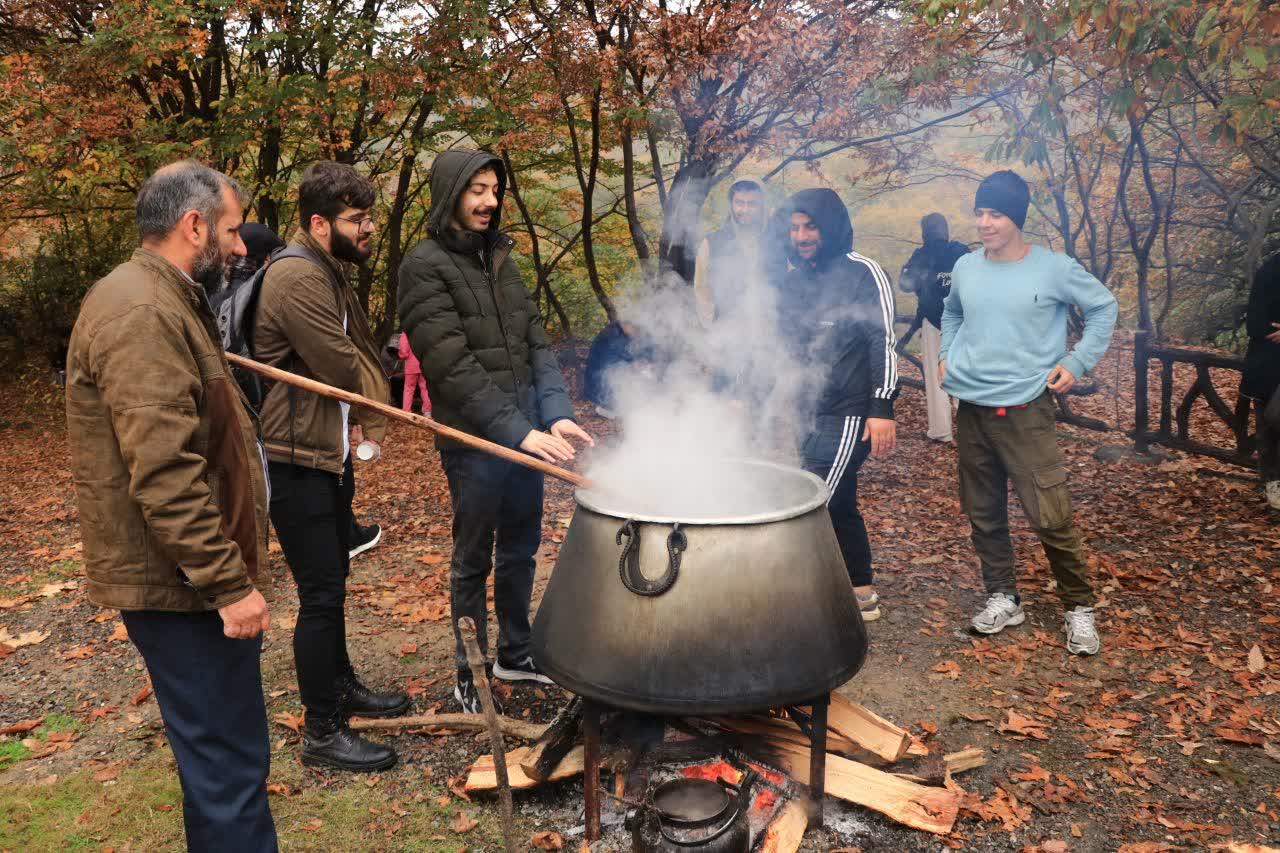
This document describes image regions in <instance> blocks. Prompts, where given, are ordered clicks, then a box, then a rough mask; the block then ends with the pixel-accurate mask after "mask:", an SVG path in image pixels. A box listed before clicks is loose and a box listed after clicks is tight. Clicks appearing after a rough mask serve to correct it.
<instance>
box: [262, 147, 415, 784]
mask: <svg viewBox="0 0 1280 853" xmlns="http://www.w3.org/2000/svg"><path fill="white" fill-rule="evenodd" d="M373 202H374V190H373V186H372V185H371V184H370V183H369V182H368V181H367V180H365V179H364V178H362V177H361V176H360V175H359V174H358V173H357V172H356V170H355V169H354V168H352V167H351V166H349V165H346V164H343V163H333V162H320V163H315V164H313V165H312V166H310V167H309V168H308V169H307V171H306V172H305V173H304V174H303V176H302V183H301V184H300V185H299V186H298V217H299V222H300V226H301V227H300V228H299V229H298V230H297V232H295V233H294V236H293V240H292V241H291V242H290V248H291V250H293V251H294V252H298V253H300V254H301V255H303V256H302V257H289V256H286V257H277V258H276V260H274V261H272V262H271V266H269V267H268V268H267V272H266V274H265V276H264V278H263V280H262V293H261V294H260V296H259V299H258V310H257V317H256V322H255V324H254V335H253V339H254V352H255V353H256V354H257V356H258V358H259V359H261V360H262V361H264V362H266V363H267V364H271V365H274V366H276V367H279V368H281V369H283V370H288V371H290V372H293V373H296V374H298V375H300V376H307V377H310V378H313V379H316V380H319V381H320V382H324V383H326V384H328V385H335V386H337V387H339V388H342V389H344V390H346V391H353V392H355V393H358V394H362V395H363V396H365V397H370V398H372V399H374V400H386V399H387V398H388V396H389V394H390V391H389V389H388V388H387V381H386V375H385V374H384V373H383V371H382V363H381V361H379V359H378V354H377V351H376V349H375V347H374V343H373V334H372V333H371V332H370V331H369V324H368V320H367V319H366V318H365V315H364V311H363V310H362V309H361V307H360V303H359V302H358V301H357V299H356V297H355V293H354V292H353V291H352V290H351V286H350V285H349V284H348V283H347V279H346V275H345V273H344V271H343V266H342V264H343V262H346V263H352V264H361V263H364V262H365V261H366V260H368V258H369V256H370V254H372V239H373V231H374V224H373V219H372V217H371V216H370V209H371V208H372V207H373ZM262 430H263V433H264V436H265V438H266V445H267V456H268V459H269V460H270V469H271V521H272V523H273V524H274V525H275V528H276V535H277V536H278V537H279V539H280V547H281V549H282V550H283V551H284V556H285V560H286V561H287V562H288V563H289V569H290V570H291V571H292V572H293V577H294V580H295V581H296V582H297V584H298V623H297V625H296V626H295V628H294V632H293V655H294V662H295V665H296V666H297V671H298V692H299V693H300V694H301V696H302V704H303V706H304V707H305V708H306V709H307V721H306V725H305V726H303V728H302V761H303V763H304V764H309V765H319V766H324V767H334V768H338V769H342V770H355V771H369V770H379V769H383V768H386V767H390V766H391V765H392V764H394V763H395V760H396V754H395V752H394V751H393V750H391V749H390V748H388V747H385V746H380V745H378V744H375V743H372V742H371V741H368V740H366V739H364V738H362V737H360V736H358V735H356V734H355V732H353V731H352V730H351V728H350V727H349V726H348V725H347V718H348V717H350V716H352V715H356V714H358V715H360V716H362V717H394V716H399V715H401V714H403V713H405V712H406V711H408V710H409V707H410V704H411V703H410V700H409V697H408V696H407V695H405V694H404V693H401V692H398V691H393V692H386V693H379V692H374V691H372V690H370V689H369V688H367V687H365V686H364V685H363V684H361V683H360V680H359V679H358V678H357V677H356V673H355V669H354V668H353V667H352V664H351V658H350V656H349V654H348V652H347V634H346V587H347V574H348V571H349V568H350V550H351V541H350V536H351V530H352V523H353V522H352V515H351V499H352V496H353V495H354V492H355V484H354V481H353V477H352V468H351V454H352V452H353V451H354V450H355V448H356V446H357V445H359V444H360V442H361V440H362V439H367V440H368V441H370V442H372V443H375V444H376V443H380V442H381V441H382V438H383V435H384V434H385V431H386V421H385V419H384V418H383V417H382V416H380V415H377V414H375V413H373V412H369V411H364V410H360V409H353V408H352V407H350V406H348V405H347V404H346V403H340V402H338V401H336V400H332V399H330V398H328V397H321V396H319V395H316V394H308V393H305V392H300V391H297V390H296V389H293V388H292V387H290V386H286V385H284V384H276V385H273V386H272V387H271V388H270V390H269V391H268V392H267V397H266V400H265V401H264V402H263V405H262Z"/></svg>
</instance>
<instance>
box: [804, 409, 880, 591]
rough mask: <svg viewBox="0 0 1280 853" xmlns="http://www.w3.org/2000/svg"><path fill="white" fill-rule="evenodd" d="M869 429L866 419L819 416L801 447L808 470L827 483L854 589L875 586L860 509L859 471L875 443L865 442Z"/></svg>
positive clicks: (830, 509)
mask: <svg viewBox="0 0 1280 853" xmlns="http://www.w3.org/2000/svg"><path fill="white" fill-rule="evenodd" d="M866 426H867V419H866V418H862V417H838V416H830V415H819V416H818V420H817V424H816V425H815V427H814V430H813V432H811V433H809V435H808V437H807V438H806V439H805V440H804V444H803V445H802V447H801V453H802V455H803V457H804V469H805V470H806V471H809V472H811V473H813V474H817V475H818V476H819V477H821V478H822V479H823V480H825V481H826V483H827V489H828V491H829V492H830V497H829V499H828V500H827V511H828V512H829V513H830V514H831V526H832V527H834V528H835V530H836V541H837V542H839V543H840V554H841V556H843V557H844V565H845V568H846V569H848V570H849V580H850V581H852V582H853V585H854V586H870V585H871V582H872V574H871V540H870V539H868V538H867V525H866V522H864V521H863V520H862V512H861V511H860V510H859V509H858V469H859V468H861V467H862V463H863V462H865V461H867V456H869V455H870V453H871V442H869V441H865V440H863V438H862V433H863V431H864V430H865V429H866Z"/></svg>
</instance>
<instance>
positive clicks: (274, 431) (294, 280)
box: [253, 229, 391, 474]
mask: <svg viewBox="0 0 1280 853" xmlns="http://www.w3.org/2000/svg"><path fill="white" fill-rule="evenodd" d="M291 242H292V243H296V244H301V245H303V246H305V247H306V248H307V249H309V250H310V251H311V252H312V254H314V255H316V256H317V257H318V258H320V259H321V260H323V261H324V262H325V264H326V266H327V267H328V269H329V272H330V273H331V274H332V276H333V277H332V278H330V276H329V275H326V274H325V271H324V270H322V269H320V267H318V266H317V265H316V264H314V263H312V262H311V261H309V260H306V259H304V258H282V259H281V260H279V261H275V262H273V263H272V264H271V266H270V267H268V268H267V273H266V275H265V276H264V277H263V279H262V293H261V295H260V296H259V297H258V313H257V315H256V319H255V322H254V332H253V351H254V354H255V355H256V356H257V357H258V358H259V359H260V360H261V361H264V362H266V363H267V364H270V365H274V366H276V367H279V368H281V369H283V370H288V371H290V372H292V373H296V374H298V375H299V376H306V377H309V378H311V379H315V380H317V381H319V382H324V383H325V384H327V385H334V386H337V387H338V388H342V389H344V390H346V391H353V392H355V393H357V394H362V395H364V396H365V397H370V398H372V399H374V400H378V401H379V402H386V401H387V399H388V398H389V397H390V395H391V391H390V388H389V387H388V385H387V377H386V374H385V373H384V372H383V369H382V362H380V361H379V360H378V355H377V348H376V347H375V346H374V342H373V333H372V332H370V331H369V321H368V319H367V318H366V317H365V315H364V310H363V309H362V308H361V307H360V303H359V301H357V299H356V295H355V293H354V292H353V291H352V290H351V287H350V285H348V284H347V279H346V276H345V275H344V273H343V269H342V265H341V264H340V263H339V262H338V261H337V259H335V258H334V257H333V256H332V255H330V254H329V253H328V252H326V251H325V250H324V248H323V247H321V246H320V244H319V243H317V242H316V241H315V240H313V239H312V238H311V235H309V234H307V233H306V232H305V231H303V230H302V229H299V230H298V231H296V232H295V233H294V235H293V240H292V241H291ZM335 282H336V283H337V284H338V287H339V288H340V291H339V290H337V289H335V286H334V284H335ZM344 314H345V315H346V318H347V328H346V330H345V331H344V330H343V328H342V318H343V315H344ZM290 396H292V397H293V400H292V404H291V403H290V399H289V398H290ZM356 424H359V425H360V426H361V427H362V428H363V429H364V433H365V435H366V436H367V437H368V438H371V439H373V440H374V441H377V442H379V443H381V442H382V440H383V438H384V436H385V435H386V431H387V421H386V418H385V417H383V416H382V415H379V414H377V413H376V412H372V411H369V410H365V409H359V408H356V407H354V406H353V407H352V408H351V425H352V426H355V425H356ZM262 433H263V437H264V438H265V440H266V445H267V456H268V458H269V459H271V461H272V462H292V463H293V464H295V465H302V466H305V467H308V468H319V469H320V470H322V471H328V472H329V473H331V474H341V473H342V461H343V455H342V448H343V434H342V410H341V409H340V407H339V405H338V401H337V400H333V399H330V398H328V397H321V396H319V395H316V394H310V393H307V392H305V391H296V390H295V391H293V393H292V394H290V391H289V387H288V386H286V385H284V384H283V383H276V384H274V385H273V386H272V387H271V388H270V390H269V391H268V392H267V398H266V400H265V401H264V402H263V404H262ZM352 449H353V450H354V448H352Z"/></svg>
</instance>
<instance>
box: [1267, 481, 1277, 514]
mask: <svg viewBox="0 0 1280 853" xmlns="http://www.w3.org/2000/svg"><path fill="white" fill-rule="evenodd" d="M1264 488H1265V491H1266V493H1267V503H1269V504H1270V505H1271V508H1272V509H1280V480H1271V481H1269V482H1268V483H1267V485H1266V486H1265V487H1264Z"/></svg>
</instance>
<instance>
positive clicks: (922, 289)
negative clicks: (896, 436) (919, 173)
mask: <svg viewBox="0 0 1280 853" xmlns="http://www.w3.org/2000/svg"><path fill="white" fill-rule="evenodd" d="M920 236H921V238H922V240H923V241H924V245H923V246H921V247H920V248H919V249H916V250H915V251H914V252H912V253H911V257H910V258H909V259H908V260H907V263H906V265H905V266H903V268H902V272H901V274H899V276H898V286H899V287H901V288H902V289H903V290H905V291H906V292H908V293H914V294H915V295H916V316H915V319H914V320H913V321H912V323H911V328H912V329H913V330H915V329H919V330H920V349H921V361H922V363H923V365H924V392H925V408H926V409H927V411H928V414H929V426H928V432H927V435H928V437H929V438H930V439H932V440H933V441H944V442H950V441H951V440H952V436H951V398H950V397H948V396H947V393H946V392H945V391H943V390H942V379H941V377H939V376H938V352H939V350H940V348H941V346H942V300H944V299H946V298H947V291H948V290H950V288H951V283H950V280H949V279H950V273H951V269H952V267H954V266H955V264H956V261H958V260H960V259H961V258H963V257H964V256H965V255H967V254H968V253H969V247H968V246H966V245H965V244H964V243H960V242H957V241H955V240H952V239H951V238H950V232H949V229H948V228H947V220H946V218H945V217H944V216H943V215H942V214H941V213H930V214H928V215H926V216H924V217H923V218H922V219H921V220H920ZM910 335H911V333H910V332H908V333H907V336H908V337H910Z"/></svg>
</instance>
